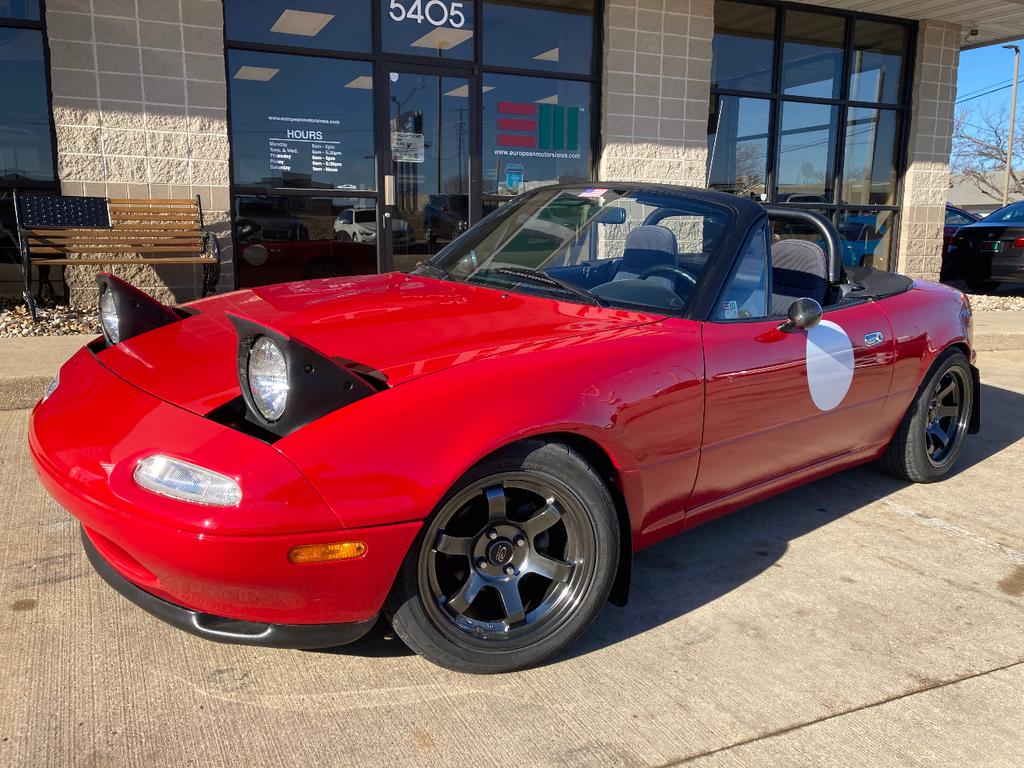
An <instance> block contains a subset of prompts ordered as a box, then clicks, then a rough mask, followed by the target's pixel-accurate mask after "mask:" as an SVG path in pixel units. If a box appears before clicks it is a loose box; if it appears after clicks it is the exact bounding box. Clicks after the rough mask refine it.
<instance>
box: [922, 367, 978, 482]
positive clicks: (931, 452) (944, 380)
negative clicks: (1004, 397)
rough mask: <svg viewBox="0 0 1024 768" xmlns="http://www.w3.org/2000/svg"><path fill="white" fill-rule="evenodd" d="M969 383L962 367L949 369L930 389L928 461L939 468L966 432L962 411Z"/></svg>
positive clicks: (968, 416)
mask: <svg viewBox="0 0 1024 768" xmlns="http://www.w3.org/2000/svg"><path fill="white" fill-rule="evenodd" d="M970 386H971V384H970V381H969V380H968V379H967V377H966V376H965V374H964V371H963V369H962V368H958V367H954V368H949V369H948V370H947V371H946V372H945V373H944V374H943V375H942V376H941V377H938V380H937V381H936V382H935V384H934V386H933V387H932V391H931V396H930V399H929V402H928V412H927V420H926V423H925V446H926V450H927V454H928V461H929V462H931V464H932V466H934V467H942V466H943V465H944V464H945V463H946V462H947V461H948V460H949V458H950V456H951V455H952V454H953V451H954V449H955V448H956V447H957V446H959V444H960V441H961V440H962V439H963V436H964V434H965V433H966V431H967V422H968V421H969V419H970V413H969V412H968V411H967V410H966V409H965V408H964V403H965V400H966V393H967V392H968V390H969V389H970Z"/></svg>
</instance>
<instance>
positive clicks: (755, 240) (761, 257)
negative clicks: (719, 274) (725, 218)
mask: <svg viewBox="0 0 1024 768" xmlns="http://www.w3.org/2000/svg"><path fill="white" fill-rule="evenodd" d="M767 314H768V232H767V228H766V227H765V226H764V225H762V226H760V227H758V228H757V230H756V231H755V232H754V234H753V235H752V236H751V238H750V240H749V241H748V242H747V245H746V247H745V248H744V249H743V255H742V256H741V257H740V261H739V263H738V264H737V265H736V271H735V273H733V275H732V277H730V278H729V282H728V283H727V284H726V287H725V292H724V293H723V295H722V300H721V301H720V302H719V304H718V307H717V308H716V309H715V319H716V320H740V319H745V318H752V317H765V316H767Z"/></svg>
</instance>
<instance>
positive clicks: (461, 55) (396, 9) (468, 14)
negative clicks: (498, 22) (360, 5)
mask: <svg viewBox="0 0 1024 768" xmlns="http://www.w3.org/2000/svg"><path fill="white" fill-rule="evenodd" d="M366 5H369V3H366ZM473 7H474V2H473V0H462V1H461V2H460V1H459V0H381V4H380V26H381V37H382V40H383V44H384V50H385V51H387V52H388V53H405V54H408V55H410V56H436V57H438V58H443V59H472V58H473V53H474V45H473V35H474V34H475V32H474V30H476V19H475V18H474V10H473Z"/></svg>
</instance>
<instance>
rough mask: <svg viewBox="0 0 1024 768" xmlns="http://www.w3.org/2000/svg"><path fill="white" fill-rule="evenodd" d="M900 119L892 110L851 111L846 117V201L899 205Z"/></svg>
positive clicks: (844, 165)
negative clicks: (897, 190)
mask: <svg viewBox="0 0 1024 768" xmlns="http://www.w3.org/2000/svg"><path fill="white" fill-rule="evenodd" d="M897 125H898V118H897V115H896V112H895V111H893V110H891V109H866V108H864V107H850V110H849V112H847V117H846V152H845V157H844V160H843V201H844V202H847V203H856V204H860V205H895V204H896V137H897V136H898V134H899V131H898V130H897Z"/></svg>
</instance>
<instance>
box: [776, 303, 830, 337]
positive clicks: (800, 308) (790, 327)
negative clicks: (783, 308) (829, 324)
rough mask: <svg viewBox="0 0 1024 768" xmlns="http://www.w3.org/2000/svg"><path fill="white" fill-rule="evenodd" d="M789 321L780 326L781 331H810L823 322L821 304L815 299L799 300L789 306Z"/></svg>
mask: <svg viewBox="0 0 1024 768" xmlns="http://www.w3.org/2000/svg"><path fill="white" fill-rule="evenodd" d="M786 314H787V315H788V316H789V319H788V320H786V322H784V323H783V324H782V325H780V326H779V330H780V331H787V332H792V331H795V330H798V329H799V330H804V331H806V330H808V329H810V328H813V327H814V326H816V325H817V324H818V322H819V321H820V320H821V304H819V303H818V302H816V301H815V300H814V299H806V298H804V299H797V300H796V301H794V302H793V303H792V304H790V305H789V312H787V313H786Z"/></svg>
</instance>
